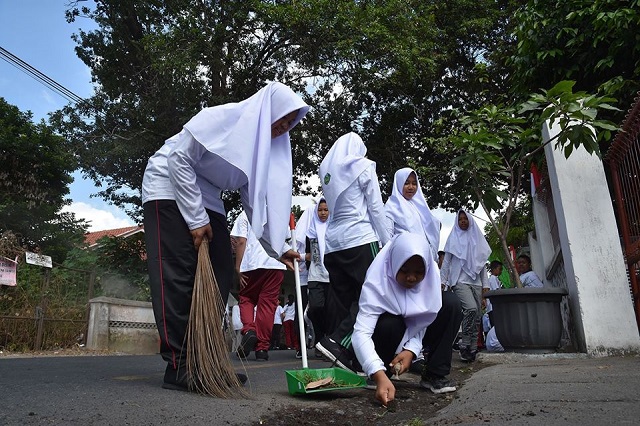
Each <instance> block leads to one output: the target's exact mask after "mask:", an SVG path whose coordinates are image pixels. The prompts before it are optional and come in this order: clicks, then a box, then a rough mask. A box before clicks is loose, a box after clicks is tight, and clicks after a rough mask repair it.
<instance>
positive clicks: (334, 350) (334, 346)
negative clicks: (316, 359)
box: [316, 336, 353, 372]
mask: <svg viewBox="0 0 640 426" xmlns="http://www.w3.org/2000/svg"><path fill="white" fill-rule="evenodd" d="M316 349H318V350H319V351H320V352H322V354H323V355H324V356H326V357H327V358H329V361H330V362H332V363H333V364H334V365H337V366H338V367H340V368H342V369H343V370H347V371H351V372H353V370H352V369H351V357H350V356H349V351H348V350H347V349H345V348H344V347H343V346H342V345H340V344H339V343H336V342H334V341H333V340H331V339H330V338H328V337H326V336H325V337H323V338H322V340H320V341H319V342H318V343H317V344H316Z"/></svg>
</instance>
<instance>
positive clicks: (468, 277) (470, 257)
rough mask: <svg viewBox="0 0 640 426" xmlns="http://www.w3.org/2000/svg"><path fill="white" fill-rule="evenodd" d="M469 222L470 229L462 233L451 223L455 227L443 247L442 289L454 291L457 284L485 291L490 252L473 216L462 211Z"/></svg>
mask: <svg viewBox="0 0 640 426" xmlns="http://www.w3.org/2000/svg"><path fill="white" fill-rule="evenodd" d="M460 212H464V213H465V214H466V215H467V218H468V219H469V228H468V229H467V230H466V231H465V230H462V229H461V228H460V225H458V220H457V216H458V215H456V220H454V222H453V223H454V226H453V229H452V230H451V233H450V234H449V238H447V243H446V244H445V246H444V252H445V256H444V260H443V261H442V268H441V270H440V280H441V282H442V284H443V285H444V286H445V287H453V286H455V285H456V284H458V283H464V284H469V285H475V286H482V287H488V286H489V284H488V282H487V274H486V272H485V264H486V262H487V259H488V258H489V255H490V254H491V248H490V247H489V243H488V242H487V240H486V238H485V237H484V234H483V233H482V230H481V229H480V227H479V226H478V224H476V222H475V220H473V216H471V215H470V214H469V213H467V212H465V211H464V210H459V211H458V214H460Z"/></svg>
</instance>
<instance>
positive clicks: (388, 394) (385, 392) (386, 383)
mask: <svg viewBox="0 0 640 426" xmlns="http://www.w3.org/2000/svg"><path fill="white" fill-rule="evenodd" d="M371 377H372V378H373V380H375V382H376V399H377V400H378V401H380V402H381V403H382V405H383V406H384V407H387V406H388V405H389V403H390V402H391V401H393V400H394V399H395V398H396V388H395V386H393V383H391V380H389V378H388V377H387V375H386V374H385V372H384V370H380V371H378V372H376V373H375V374H374V375H373V376H371Z"/></svg>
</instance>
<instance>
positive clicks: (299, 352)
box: [296, 350, 302, 359]
mask: <svg viewBox="0 0 640 426" xmlns="http://www.w3.org/2000/svg"><path fill="white" fill-rule="evenodd" d="M296 358H298V359H302V351H301V350H297V351H296Z"/></svg>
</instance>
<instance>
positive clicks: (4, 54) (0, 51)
mask: <svg viewBox="0 0 640 426" xmlns="http://www.w3.org/2000/svg"><path fill="white" fill-rule="evenodd" d="M0 58H2V59H4V60H5V61H6V62H8V63H9V64H11V65H13V66H14V67H16V68H18V69H19V70H21V71H23V72H24V73H25V74H27V75H29V76H30V77H31V78H33V79H35V80H37V81H39V82H40V83H42V84H44V85H45V86H47V87H48V88H50V89H51V90H53V91H54V92H56V93H58V94H59V95H60V96H62V97H63V98H65V99H66V100H68V101H69V102H72V103H78V102H82V101H84V99H83V98H81V97H80V96H78V95H76V94H75V93H73V92H72V91H71V90H69V89H67V88H66V87H64V86H63V85H62V84H60V83H58V82H56V81H55V80H53V79H52V78H50V77H48V76H47V75H45V74H44V73H42V72H41V71H39V70H37V69H36V68H34V67H33V66H31V65H29V64H28V63H26V62H25V61H23V60H22V59H20V58H18V57H17V56H16V55H14V54H12V53H11V52H9V51H8V50H6V49H4V48H3V47H1V46H0Z"/></svg>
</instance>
